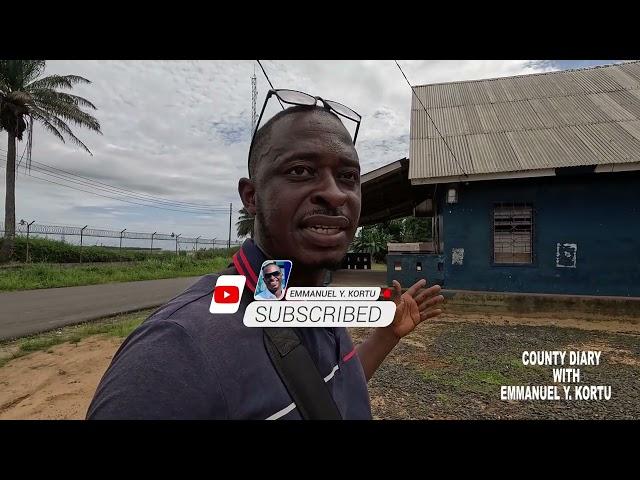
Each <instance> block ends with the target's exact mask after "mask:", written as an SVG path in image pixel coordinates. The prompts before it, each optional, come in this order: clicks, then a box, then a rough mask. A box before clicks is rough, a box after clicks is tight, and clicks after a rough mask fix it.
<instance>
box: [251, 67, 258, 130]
mask: <svg viewBox="0 0 640 480" xmlns="http://www.w3.org/2000/svg"><path fill="white" fill-rule="evenodd" d="M257 99H258V87H257V85H256V66H255V65H254V66H253V77H251V135H252V136H253V132H254V131H255V128H256V123H257V122H258V118H257V112H256V100H257Z"/></svg>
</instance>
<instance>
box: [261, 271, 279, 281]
mask: <svg viewBox="0 0 640 480" xmlns="http://www.w3.org/2000/svg"><path fill="white" fill-rule="evenodd" d="M280 273H281V272H278V271H275V272H270V273H264V272H263V273H262V276H263V277H264V278H265V279H269V278H271V277H279V276H280Z"/></svg>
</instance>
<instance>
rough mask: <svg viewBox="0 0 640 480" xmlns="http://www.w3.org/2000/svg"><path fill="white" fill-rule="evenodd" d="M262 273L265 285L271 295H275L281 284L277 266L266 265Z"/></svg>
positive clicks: (280, 273) (280, 275)
mask: <svg viewBox="0 0 640 480" xmlns="http://www.w3.org/2000/svg"><path fill="white" fill-rule="evenodd" d="M262 272H263V278H264V283H265V285H266V286H267V288H268V289H269V291H270V292H271V293H276V292H277V291H278V289H279V288H280V285H281V284H282V272H281V271H280V269H279V268H278V266H277V265H267V266H266V267H264V269H263V270H262Z"/></svg>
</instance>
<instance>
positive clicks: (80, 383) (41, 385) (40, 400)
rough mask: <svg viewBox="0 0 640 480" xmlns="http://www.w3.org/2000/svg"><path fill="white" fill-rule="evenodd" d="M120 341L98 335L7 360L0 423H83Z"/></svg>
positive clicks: (0, 377) (0, 371) (0, 378)
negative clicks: (46, 421)
mask: <svg viewBox="0 0 640 480" xmlns="http://www.w3.org/2000/svg"><path fill="white" fill-rule="evenodd" d="M121 341H122V340H121V339H117V338H113V337H107V336H103V335H98V336H93V337H89V338H87V339H85V340H82V341H81V342H78V343H65V344H62V345H58V346H55V347H52V348H51V349H50V350H48V351H42V352H35V353H32V354H30V355H27V356H24V357H19V358H16V359H14V360H11V361H10V362H9V363H7V364H6V365H5V366H4V367H2V368H0V385H2V388H0V419H3V420H6V419H46V420H53V419H83V418H85V415H86V413H87V408H88V407H89V403H90V402H91V399H92V398H93V394H94V392H95V389H96V387H97V385H98V382H99V381H100V379H101V378H102V375H103V374H104V372H105V370H106V369H107V367H108V366H109V363H110V362H111V359H112V358H113V355H114V354H115V352H116V350H117V349H118V346H119V345H120V343H121ZM47 352H51V353H47Z"/></svg>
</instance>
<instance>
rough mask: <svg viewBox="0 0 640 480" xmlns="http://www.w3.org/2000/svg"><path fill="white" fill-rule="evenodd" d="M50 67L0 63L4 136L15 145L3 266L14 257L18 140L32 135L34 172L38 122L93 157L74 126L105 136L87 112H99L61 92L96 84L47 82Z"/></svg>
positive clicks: (64, 79) (66, 78) (69, 78)
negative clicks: (45, 73)
mask: <svg viewBox="0 0 640 480" xmlns="http://www.w3.org/2000/svg"><path fill="white" fill-rule="evenodd" d="M45 63H46V61H45V60H0V131H2V130H6V131H7V136H8V140H9V142H8V146H7V165H6V169H7V185H6V187H7V188H6V199H5V213H4V215H5V220H4V241H3V242H2V248H1V249H0V262H3V261H4V262H6V261H9V259H10V258H11V256H12V254H13V243H14V238H15V229H16V208H15V194H16V139H17V140H20V141H22V135H23V133H24V132H25V131H27V146H26V155H27V159H26V165H27V166H28V168H31V146H32V144H33V124H34V122H36V121H37V122H40V124H41V125H42V126H43V127H44V128H45V130H48V131H49V132H51V133H52V134H53V135H54V136H56V137H58V138H59V139H60V140H61V141H62V142H63V143H64V142H65V137H67V138H68V139H70V140H71V141H72V142H73V143H74V144H76V145H78V146H79V147H81V148H83V149H84V150H86V151H87V152H88V153H89V154H91V151H90V150H89V149H88V148H87V146H86V145H85V144H84V143H82V142H81V141H80V139H78V137H76V136H75V135H74V133H73V132H72V131H71V128H69V125H68V123H69V122H70V123H73V124H74V125H75V126H78V127H86V128H88V129H90V130H93V131H95V132H98V133H102V132H101V131H100V123H98V120H96V119H95V118H94V117H93V116H92V115H90V114H89V113H87V112H85V111H83V110H82V107H84V108H88V109H91V110H96V107H95V105H93V104H92V103H91V102H90V101H89V100H87V99H85V98H82V97H79V96H77V95H72V94H70V93H64V92H61V91H59V90H64V89H71V88H73V86H74V85H78V84H86V83H91V82H90V81H89V80H87V79H86V78H83V77H80V76H78V75H48V76H46V77H43V76H41V75H42V74H43V73H44V69H45Z"/></svg>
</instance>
